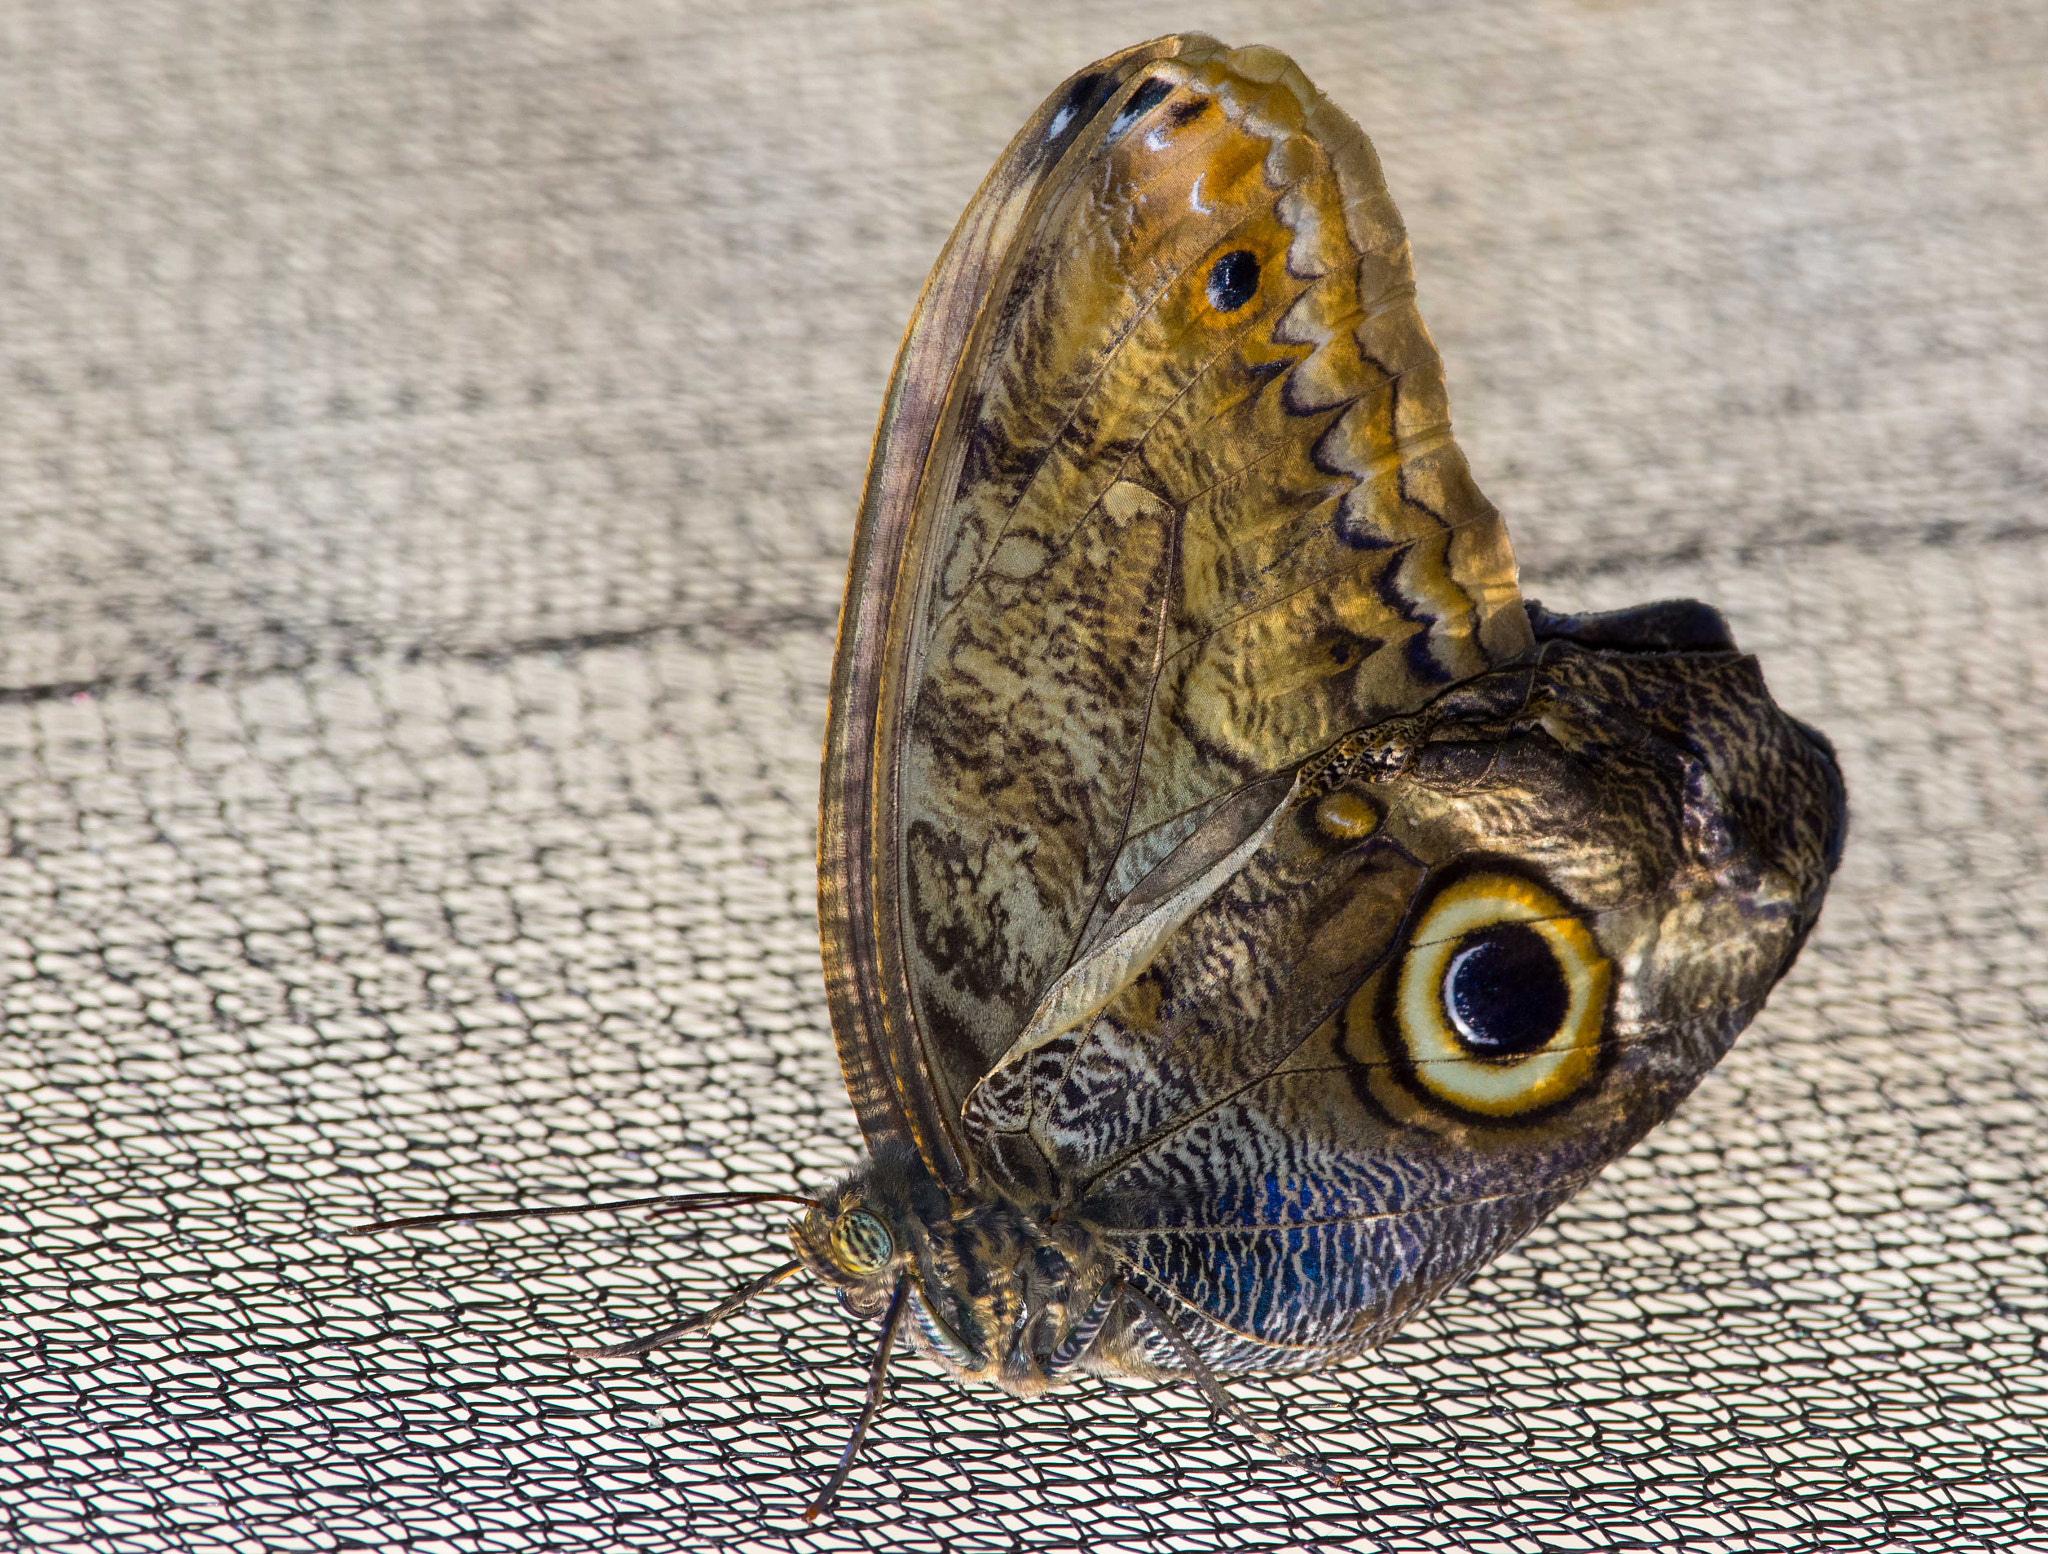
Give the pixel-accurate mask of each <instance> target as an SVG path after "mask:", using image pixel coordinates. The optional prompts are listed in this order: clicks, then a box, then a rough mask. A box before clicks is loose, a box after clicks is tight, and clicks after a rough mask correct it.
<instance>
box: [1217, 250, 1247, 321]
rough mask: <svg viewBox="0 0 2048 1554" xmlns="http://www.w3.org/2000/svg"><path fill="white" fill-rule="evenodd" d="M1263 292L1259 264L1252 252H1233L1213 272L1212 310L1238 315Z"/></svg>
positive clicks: (1218, 262) (1224, 257)
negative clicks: (1260, 286)
mask: <svg viewBox="0 0 2048 1554" xmlns="http://www.w3.org/2000/svg"><path fill="white" fill-rule="evenodd" d="M1258 289H1259V260H1258V256H1257V255H1256V254H1254V253H1253V252H1252V251H1251V250H1250V249H1249V248H1236V249H1232V250H1231V251H1230V252H1229V253H1227V254H1225V255H1224V256H1223V257H1222V258H1221V259H1218V260H1217V261H1216V263H1215V264H1213V265H1212V266H1210V268H1209V306H1210V307H1212V308H1214V309H1215V310H1216V311H1217V312H1219V313H1235V312H1236V311H1237V310H1238V309H1239V308H1241V307H1243V306H1244V305H1245V304H1246V303H1247V302H1249V301H1251V300H1252V295H1253V293H1255V292H1256V291H1257V290H1258Z"/></svg>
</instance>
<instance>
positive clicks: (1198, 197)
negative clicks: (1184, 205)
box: [1188, 173, 1216, 216]
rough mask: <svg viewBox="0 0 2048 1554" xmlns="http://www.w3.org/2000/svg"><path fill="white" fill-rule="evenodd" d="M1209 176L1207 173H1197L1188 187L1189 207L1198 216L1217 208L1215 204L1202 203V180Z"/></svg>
mask: <svg viewBox="0 0 2048 1554" xmlns="http://www.w3.org/2000/svg"><path fill="white" fill-rule="evenodd" d="M1208 176H1209V175H1208V174H1207V173H1197V174H1195V181H1194V183H1193V184H1191V185H1190V186H1189V188H1188V209H1190V210H1192V211H1193V212H1194V213H1195V214H1196V215H1197V216H1206V215H1208V214H1209V212H1210V211H1212V210H1214V209H1215V208H1216V207H1215V206H1213V205H1204V204H1203V203H1202V180H1203V179H1204V178H1207V177H1208Z"/></svg>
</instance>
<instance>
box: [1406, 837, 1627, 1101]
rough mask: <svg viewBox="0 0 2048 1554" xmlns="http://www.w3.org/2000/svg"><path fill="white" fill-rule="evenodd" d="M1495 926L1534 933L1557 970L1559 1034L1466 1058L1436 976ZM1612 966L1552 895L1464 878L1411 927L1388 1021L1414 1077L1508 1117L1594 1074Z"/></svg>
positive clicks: (1496, 878)
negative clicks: (1520, 1048)
mask: <svg viewBox="0 0 2048 1554" xmlns="http://www.w3.org/2000/svg"><path fill="white" fill-rule="evenodd" d="M1500 923H1523V924H1526V925H1527V926H1528V927H1530V928H1532V929H1534V930H1535V931H1536V932H1537V933H1538V934H1540V935H1541V936H1542V938H1543V942H1544V943H1545V944H1546V945H1547V946H1548V947H1549V949H1550V953H1551V954H1552V955H1553V956H1555V957H1556V958H1557V965H1558V969H1559V970H1560V971H1561V972H1562V973H1563V974H1564V981H1565V988H1566V1003H1565V1015H1564V1019H1563V1020H1562V1021H1561V1022H1560V1023H1559V1025H1558V1028H1557V1033H1556V1034H1555V1035H1553V1036H1552V1037H1551V1038H1550V1040H1549V1041H1547V1042H1545V1043H1544V1044H1543V1045H1542V1046H1541V1047H1538V1048H1537V1049H1536V1050H1535V1051H1533V1052H1530V1053H1526V1054H1523V1055H1521V1056H1519V1057H1511V1058H1480V1057H1474V1056H1473V1055H1472V1054H1471V1053H1470V1052H1468V1051H1466V1050H1465V1048H1464V1046H1463V1045H1462V1044H1460V1042H1459V1040H1458V1037H1457V1033H1456V1032H1455V1031H1454V1030H1453V1029H1452V1027H1451V1022H1450V1018H1449V1015H1448V1013H1447V1012H1446V1010H1445V1008H1444V992H1443V984H1444V975H1445V972H1446V971H1447V970H1448V969H1449V967H1450V963H1451V960H1452V957H1453V956H1455V955H1456V954H1457V952H1458V951H1459V949H1460V948H1461V947H1462V946H1463V944H1464V942H1465V939H1466V937H1467V936H1468V935H1470V934H1473V933H1476V932H1478V931H1479V930H1481V929H1485V928H1491V927H1494V926H1495V925H1496V924H1500ZM1612 976H1613V973H1612V969H1611V968H1610V967H1609V965H1608V963H1607V958H1606V957H1605V956H1604V955H1602V954H1601V953H1600V946H1599V945H1598V944H1597V943H1595V942H1594V939H1593V935H1592V934H1591V933H1590V932H1588V931H1587V929H1586V925H1585V924H1584V923H1582V922H1580V921H1579V919H1578V917H1577V916H1576V915H1574V914H1573V912H1572V909H1571V908H1570V907H1569V906H1568V905H1566V904H1565V902H1564V901H1563V900H1562V899H1561V898H1560V897H1558V896H1556V895H1555V894H1553V893H1552V892H1550V891H1548V890H1545V889H1544V888H1543V887H1542V886H1541V885H1538V884H1537V883H1536V882H1535V881H1533V880H1527V879H1523V878H1522V877H1521V876H1519V875H1515V874H1495V873H1481V874H1470V875H1467V876H1466V877H1465V878H1463V879H1461V880H1459V881H1457V882H1456V883H1455V884H1452V885H1449V886H1447V887H1446V888H1445V889H1444V890H1442V891H1441V892H1439V893H1438V895H1437V897H1436V899H1435V900H1434V901H1432V902H1431V903H1430V904H1429V908H1428V910H1427V911H1426V912H1425V913H1424V914H1423V918H1422V921H1421V922H1420V923H1418V924H1417V925H1416V928H1415V933H1414V936H1413V937H1412V938H1411V939H1410V940H1409V944H1408V952H1407V954H1406V956H1405V957H1404V958H1403V959H1402V962H1401V971H1400V977H1399V980H1398V982H1397V983H1396V986H1395V989H1394V1018H1395V1021H1396V1022H1397V1023H1398V1024H1399V1026H1400V1033H1401V1040H1402V1041H1403V1043H1405V1045H1406V1048H1407V1055H1408V1062H1409V1065H1410V1067H1411V1068H1412V1070H1413V1072H1414V1076H1415V1081H1416V1083H1418V1084H1419V1085H1421V1086H1422V1088H1423V1089H1424V1090H1427V1091H1428V1092H1429V1093H1430V1094H1431V1095H1434V1096H1436V1097H1437V1098H1438V1099H1439V1100H1442V1101H1446V1102H1448V1103H1449V1104H1451V1105H1452V1106H1455V1107H1457V1108H1459V1109H1460V1110H1462V1111H1468V1112H1477V1113H1479V1114H1480V1115H1481V1116H1484V1117H1514V1116H1519V1115H1520V1114H1521V1113H1523V1112H1531V1111H1535V1110H1536V1109H1537V1108H1538V1107H1542V1106H1549V1105H1552V1104H1554V1103H1555V1102H1558V1101H1561V1100H1563V1099H1565V1097H1567V1096H1569V1095H1571V1094H1572V1093H1573V1092H1574V1091H1575V1090H1577V1089H1578V1088H1579V1087H1580V1086H1581V1085H1583V1084H1584V1083H1585V1082H1586V1080H1587V1079H1588V1078H1590V1077H1591V1075H1592V1073H1593V1068H1594V1065H1595V1063H1596V1062H1597V1061H1598V1058H1599V1055H1600V1053H1599V1048H1600V1028H1601V1025H1602V1023H1603V1021H1604V1020H1605V1019H1606V1015H1607V988H1608V984H1609V982H1610V981H1611V980H1612Z"/></svg>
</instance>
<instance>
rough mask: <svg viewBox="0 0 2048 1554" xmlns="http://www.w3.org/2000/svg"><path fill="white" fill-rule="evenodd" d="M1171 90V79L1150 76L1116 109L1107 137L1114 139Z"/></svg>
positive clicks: (1142, 116)
mask: <svg viewBox="0 0 2048 1554" xmlns="http://www.w3.org/2000/svg"><path fill="white" fill-rule="evenodd" d="M1172 90H1173V83H1172V82H1171V81H1168V80H1166V79H1165V78H1163V77H1161V76H1152V77H1150V78H1149V79H1148V80H1147V81H1146V82H1145V84H1144V85H1143V86H1141V87H1139V88H1138V89H1137V90H1136V91H1135V92H1133V93H1131V100H1130V101H1129V102H1127V103H1125V104H1124V105H1123V107H1122V108H1121V109H1120V110H1119V111H1118V113H1117V116H1116V118H1115V119H1114V120H1113V121H1112V122H1111V123H1110V126H1109V138H1110V139H1111V140H1115V139H1116V138H1117V136H1119V135H1121V134H1122V133H1123V132H1124V131H1125V130H1127V129H1129V128H1130V127H1131V126H1132V125H1133V124H1136V123H1137V122H1138V120H1140V119H1142V118H1144V117H1145V115H1146V114H1148V113H1150V112H1151V111H1152V110H1153V109H1154V108H1157V107H1158V106H1159V105H1160V104H1161V103H1163V102H1165V101H1166V98H1167V94H1168V93H1170V92H1171V91H1172Z"/></svg>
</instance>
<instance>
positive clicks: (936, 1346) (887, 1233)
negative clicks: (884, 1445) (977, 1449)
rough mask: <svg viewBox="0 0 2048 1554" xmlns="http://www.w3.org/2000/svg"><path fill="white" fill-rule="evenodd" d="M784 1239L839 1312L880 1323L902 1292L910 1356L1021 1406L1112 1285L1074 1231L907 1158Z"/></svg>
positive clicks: (836, 1197)
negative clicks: (945, 1179) (944, 1179)
mask: <svg viewBox="0 0 2048 1554" xmlns="http://www.w3.org/2000/svg"><path fill="white" fill-rule="evenodd" d="M791 1236H792V1239H793V1241H794V1242H795V1245H796V1250H797V1255H798V1256H799V1257H800V1258H801V1259H802V1260H803V1262H804V1264H805V1266H806V1267H808V1268H809V1269H810V1270H811V1272H812V1273H814V1274H815V1275H817V1277H819V1278H820V1279H822V1280H824V1281H825V1282H826V1283H827V1284H830V1285H832V1286H833V1287H834V1288H835V1289H837V1290H838V1292H839V1297H840V1299H841V1301H842V1302H843V1303H844V1304H845V1305H846V1306H847V1308H848V1309H849V1310H851V1311H853V1312H855V1313H857V1314H859V1315H862V1316H874V1315H878V1314H880V1313H881V1312H882V1311H883V1310H884V1309H885V1308H886V1307H887V1306H888V1304H889V1302H890V1300H891V1298H892V1296H893V1295H894V1293H895V1291H896V1289H897V1288H898V1286H899V1285H901V1286H902V1287H903V1288H904V1291H905V1296H906V1304H907V1311H906V1322H905V1326H906V1327H907V1329H908V1331H909V1333H910V1337H911V1342H912V1344H913V1345H914V1346H915V1347H916V1348H917V1349H918V1350H920V1351H921V1352H922V1353H924V1354H925V1355H926V1356H927V1357H928V1358H930V1359H931V1360H933V1361H935V1362H936V1363H937V1364H938V1365H939V1366H941V1367H942V1368H943V1369H944V1370H946V1371H947V1372H949V1373H950V1374H952V1375H953V1376H954V1377H955V1378H956V1379H958V1380H961V1381H964V1382H986V1383H993V1384H994V1385H996V1386H999V1387H1001V1388H1003V1389H1004V1390H1005V1391H1008V1392H1012V1393H1015V1394H1017V1395H1019V1396H1031V1395H1033V1394H1035V1393H1038V1392H1041V1391H1043V1390H1044V1389H1045V1388H1046V1387H1048V1386H1050V1385H1051V1384H1052V1383H1053V1382H1054V1381H1055V1380H1057V1379H1058V1377H1059V1375H1060V1374H1061V1372H1063V1371H1064V1370H1065V1369H1067V1367H1068V1366H1069V1365H1070V1364H1072V1363H1073V1361H1074V1360H1076V1359H1077V1358H1079V1356H1080V1354H1081V1352H1082V1351H1083V1350H1084V1349H1085V1348H1086V1343H1087V1340H1088V1339H1089V1338H1090V1337H1092V1336H1093V1333H1094V1331H1095V1326H1093V1325H1090V1323H1089V1320H1088V1319H1089V1313H1090V1309H1091V1308H1092V1307H1097V1306H1099V1305H1100V1304H1101V1297H1102V1294H1103V1291H1104V1289H1105V1288H1106V1287H1107V1286H1108V1285H1109V1284H1110V1283H1111V1282H1112V1281H1111V1275H1110V1272H1109V1270H1108V1268H1107V1266H1106V1264H1105V1262H1104V1259H1103V1257H1102V1256H1101V1254H1099V1253H1098V1252H1097V1251H1096V1249H1095V1247H1094V1245H1093V1242H1092V1239H1091V1237H1090V1236H1089V1234H1088V1232H1087V1231H1086V1230H1085V1229H1083V1228H1082V1227H1080V1226H1078V1225H1062V1224H1059V1223H1058V1222H1057V1221H1055V1220H1054V1219H1053V1218H1052V1217H1051V1216H1050V1215H1049V1214H1047V1213H1046V1212H1045V1211H1044V1210H1043V1209H1034V1208H1030V1207H1027V1206H1025V1205H1022V1204H1020V1203H1017V1202H1014V1201H1012V1200H1011V1199H1009V1198H1008V1197H1005V1196H1002V1195H998V1194H981V1193H976V1192H973V1191H971V1190H970V1191H966V1192H953V1191H949V1190H948V1189H946V1188H945V1187H943V1186H942V1185H941V1184H940V1183H939V1182H938V1181H937V1180H936V1179H935V1178H934V1177H933V1176H932V1175H931V1173H930V1172H929V1171H928V1170H926V1169H925V1167H924V1164H923V1163H922V1162H921V1161H920V1160H919V1159H918V1158H917V1157H916V1156H915V1155H914V1154H913V1153H911V1152H910V1151H909V1150H908V1149H901V1150H890V1149H885V1150H883V1151H881V1152H880V1153H879V1154H878V1156H877V1158H876V1159H875V1160H873V1161H871V1162H869V1163H868V1164H867V1165H865V1166H863V1167H862V1168H861V1169H860V1170H858V1171H856V1172H855V1173H853V1174H852V1175H851V1176H849V1177H847V1178H846V1179H845V1180H844V1181H843V1182H841V1183H840V1184H839V1186H838V1188H837V1189H836V1190H835V1191H833V1192H829V1193H827V1194H825V1195H824V1196H823V1197H822V1198H821V1199H820V1200H819V1203H818V1206H817V1207H816V1208H813V1209H811V1210H809V1211H808V1212H807V1213H805V1214H803V1215H802V1216H800V1217H799V1218H798V1219H797V1220H796V1221H795V1222H794V1224H793V1225H792V1226H791ZM1096 1315H1097V1317H1098V1318H1099V1315H1100V1313H1099V1312H1097V1313H1096ZM1097 1325H1099V1323H1098V1324H1097Z"/></svg>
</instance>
